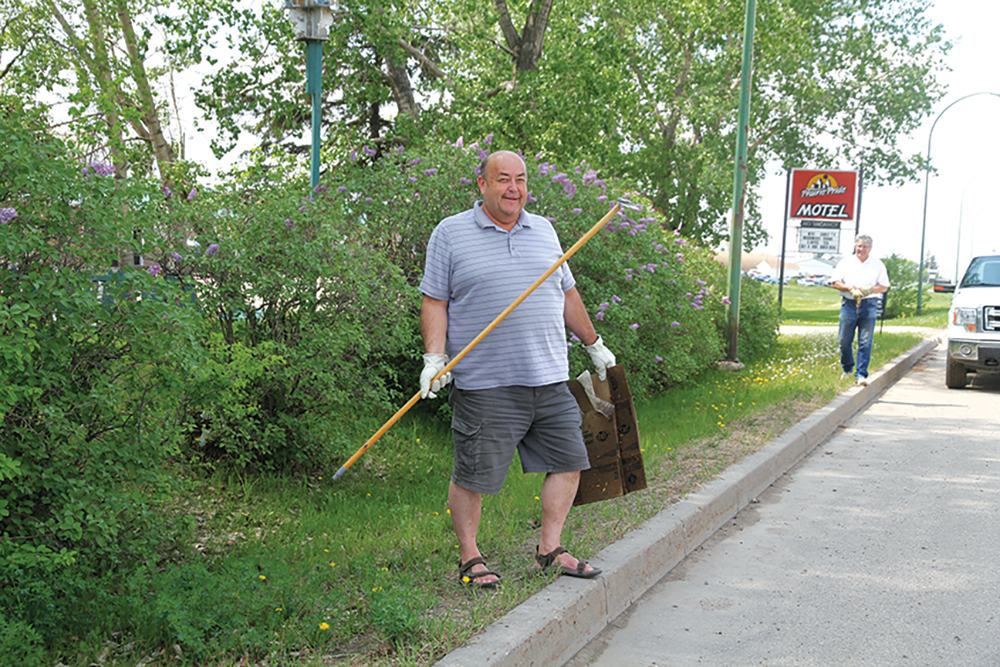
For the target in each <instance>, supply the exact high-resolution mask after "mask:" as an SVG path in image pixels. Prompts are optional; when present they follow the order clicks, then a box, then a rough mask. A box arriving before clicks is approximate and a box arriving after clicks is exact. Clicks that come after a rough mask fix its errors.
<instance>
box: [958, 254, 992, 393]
mask: <svg viewBox="0 0 1000 667" xmlns="http://www.w3.org/2000/svg"><path fill="white" fill-rule="evenodd" d="M970 372H971V373H1000V255H983V256H980V257H976V258H974V259H973V260H972V262H971V263H970V264H969V268H968V270H967V271H966V272H965V276H963V277H962V282H961V283H959V285H958V287H956V288H955V296H954V297H952V300H951V310H950V311H949V312H948V363H947V368H946V369H945V384H946V385H948V388H949V389H962V388H963V387H965V385H966V382H967V380H968V375H967V374H968V373H970Z"/></svg>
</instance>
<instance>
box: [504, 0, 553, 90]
mask: <svg viewBox="0 0 1000 667" xmlns="http://www.w3.org/2000/svg"><path fill="white" fill-rule="evenodd" d="M496 1H497V2H502V1H503V0H496ZM551 12H552V0H539V1H537V2H535V3H533V4H532V7H531V12H530V13H529V14H528V18H527V19H525V21H524V30H523V31H522V32H521V44H520V47H519V49H518V54H517V69H518V70H519V71H521V72H526V71H528V70H533V69H538V61H539V60H540V59H541V57H542V46H543V44H544V42H545V29H546V28H547V27H548V25H549V14H550V13H551Z"/></svg>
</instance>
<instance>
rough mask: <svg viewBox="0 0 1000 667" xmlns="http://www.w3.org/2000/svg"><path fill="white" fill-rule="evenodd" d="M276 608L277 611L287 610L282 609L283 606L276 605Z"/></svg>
mask: <svg viewBox="0 0 1000 667" xmlns="http://www.w3.org/2000/svg"><path fill="white" fill-rule="evenodd" d="M274 610H275V611H285V610H284V609H282V608H281V607H275V608H274Z"/></svg>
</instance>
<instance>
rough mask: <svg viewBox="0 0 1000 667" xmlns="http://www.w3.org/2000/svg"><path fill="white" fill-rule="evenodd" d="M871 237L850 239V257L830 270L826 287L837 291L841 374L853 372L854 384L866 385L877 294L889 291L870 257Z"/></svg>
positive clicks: (878, 264) (886, 278)
mask: <svg viewBox="0 0 1000 667" xmlns="http://www.w3.org/2000/svg"><path fill="white" fill-rule="evenodd" d="M871 251H872V237H870V236H865V235H863V234H862V235H859V236H858V237H857V238H856V239H854V254H853V255H851V256H850V257H845V258H844V259H842V260H840V262H839V263H838V264H837V268H835V269H834V270H833V282H831V283H830V287H833V288H835V289H838V290H840V296H841V300H840V365H841V367H842V368H843V369H844V375H845V376H847V375H850V373H851V371H854V378H855V382H856V384H859V385H861V386H865V385H867V384H868V364H869V362H871V358H872V343H873V338H874V335H875V320H876V317H877V313H878V300H879V299H880V298H881V297H880V296H879V295H880V294H883V293H885V292H888V291H889V287H890V284H889V272H888V271H886V268H885V264H883V263H882V260H880V259H876V258H874V257H872V256H871ZM855 330H857V332H858V359H857V361H858V363H857V368H856V369H855V366H854V353H853V352H854V350H853V347H854V332H855Z"/></svg>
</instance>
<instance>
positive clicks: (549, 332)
mask: <svg viewBox="0 0 1000 667" xmlns="http://www.w3.org/2000/svg"><path fill="white" fill-rule="evenodd" d="M479 189H480V191H481V192H482V197H483V198H482V201H479V202H476V204H475V206H474V207H473V208H472V209H470V210H468V211H464V212H462V213H459V214H458V215H454V216H451V217H449V218H445V219H444V220H443V221H441V223H440V224H439V225H438V226H437V227H436V228H435V229H434V232H433V233H432V234H431V238H430V241H429V242H428V245H427V263H426V268H425V271H424V277H423V280H422V281H421V283H420V291H421V292H422V293H423V302H422V306H421V314H420V330H421V333H422V335H423V339H424V349H425V351H426V354H424V370H423V372H422V373H421V376H420V387H421V396H423V397H424V398H428V397H429V398H434V397H435V394H434V392H436V391H438V390H439V389H440V387H441V386H443V385H445V384H447V383H448V381H449V379H450V378H449V377H448V376H445V377H443V378H441V380H439V381H438V382H433V384H432V379H433V378H434V376H435V375H437V373H439V372H440V371H441V370H442V369H443V368H444V367H445V366H446V365H447V363H448V359H449V355H454V354H457V353H458V352H459V351H461V350H462V349H464V348H465V346H466V345H467V344H468V343H469V342H470V341H471V340H472V339H473V338H475V337H476V336H477V335H478V334H479V333H480V332H481V331H482V330H483V329H485V328H486V326H487V325H489V323H490V322H492V320H493V318H494V317H496V316H497V315H498V314H499V313H500V312H501V311H502V310H503V309H504V308H506V307H507V306H508V305H510V304H511V303H512V302H513V301H514V300H515V299H516V298H517V297H518V296H520V294H521V293H522V292H523V291H524V290H525V289H527V287H528V286H529V285H530V284H531V283H532V282H534V280H535V279H536V278H537V277H538V276H540V275H542V274H543V273H545V271H546V270H547V269H548V268H549V267H550V266H552V265H553V264H555V263H556V261H557V260H558V259H559V258H560V257H561V256H562V248H561V246H560V244H559V239H558V237H557V236H556V232H555V229H553V227H552V225H551V224H550V223H549V221H548V220H546V219H545V218H543V217H541V216H537V215H532V214H529V213H527V212H526V211H524V210H523V209H524V205H525V202H526V201H527V193H528V190H527V167H526V166H525V163H524V160H522V159H521V157H520V156H519V155H517V154H516V153H512V152H509V151H500V152H497V153H493V154H492V155H490V156H489V157H488V158H487V159H486V160H485V161H484V163H483V168H482V170H481V175H480V176H479ZM575 284H576V281H575V279H574V278H573V274H572V272H571V271H570V269H569V266H568V265H567V264H563V265H562V266H560V267H559V269H557V270H556V272H555V273H553V274H552V275H551V276H550V277H549V278H548V279H547V280H546V281H545V282H543V283H542V284H541V285H540V286H539V287H538V288H537V289H536V290H535V291H534V292H533V293H532V294H531V296H529V297H528V298H527V299H526V300H525V301H524V302H523V303H522V304H521V305H520V306H519V307H518V308H516V309H515V310H513V311H512V312H511V314H510V315H509V316H508V317H507V318H506V319H505V320H504V321H503V322H501V323H500V324H499V325H498V326H497V327H496V329H494V330H493V331H492V332H491V333H490V334H489V335H488V336H486V337H485V338H484V339H483V340H482V342H481V343H479V345H477V346H476V347H475V348H473V349H472V351H471V352H469V353H468V354H467V355H466V356H465V357H464V358H463V359H462V361H461V362H460V363H459V364H457V365H456V366H455V368H454V369H453V370H452V372H451V373H450V374H449V375H453V376H454V381H455V385H454V387H453V388H452V391H451V394H450V398H449V400H450V402H451V405H452V408H453V416H452V438H453V440H454V444H455V460H454V469H453V471H452V477H451V484H450V486H449V490H448V506H449V508H450V510H451V519H452V524H453V526H454V528H455V533H456V535H457V537H458V543H459V552H460V560H459V580H460V581H462V582H463V583H466V584H470V585H474V586H480V587H484V588H487V587H493V586H496V585H497V584H498V583H499V581H500V577H499V575H498V574H497V573H495V572H493V571H491V570H489V569H488V567H487V566H486V562H485V558H484V557H483V554H482V553H481V552H480V551H479V546H478V544H477V542H476V534H477V531H478V528H479V520H480V515H481V512H482V495H483V494H484V493H487V494H495V493H498V492H499V491H500V488H501V486H502V485H503V482H504V479H505V478H506V475H507V470H508V468H509V467H510V464H511V461H512V460H513V458H514V453H515V451H517V452H519V453H520V455H521V467H522V469H523V470H524V472H541V473H545V475H546V476H545V481H544V482H543V484H542V490H541V494H540V498H541V502H542V531H541V538H540V540H539V544H538V547H537V550H536V554H535V560H536V565H535V567H538V568H541V569H543V570H547V569H549V568H550V567H555V568H557V569H558V570H559V572H560V573H561V574H567V575H570V576H575V577H582V578H591V577H595V576H597V575H598V574H600V570H599V569H596V568H593V567H590V566H589V565H588V564H587V563H586V562H585V561H581V560H578V559H576V558H575V557H573V556H572V555H571V554H569V553H568V552H567V551H566V549H564V548H563V547H562V546H561V544H560V536H561V534H562V528H563V524H564V523H565V521H566V517H567V516H568V515H569V511H570V508H571V507H572V505H573V499H574V497H575V496H576V490H577V485H578V484H579V480H580V471H581V470H586V469H588V468H589V467H590V463H589V460H588V458H587V449H586V447H585V445H584V443H583V434H582V432H581V428H580V424H581V420H582V415H581V413H580V408H579V406H578V404H577V402H576V399H575V398H573V395H572V394H571V393H570V391H569V388H568V387H567V386H566V381H567V380H568V379H569V359H568V351H567V341H566V328H567V327H569V329H570V330H571V331H572V332H573V333H575V334H576V335H577V337H578V338H579V339H580V340H581V341H583V342H584V343H585V349H586V350H587V351H588V352H589V353H590V356H591V359H592V360H593V362H594V365H595V366H596V368H597V371H598V373H599V374H600V375H601V377H602V378H603V376H604V375H605V374H606V371H607V369H608V368H610V367H611V366H614V365H615V357H614V355H613V354H611V352H610V351H609V350H608V349H607V348H606V347H605V346H604V343H603V342H602V341H601V337H600V336H598V335H597V333H596V331H595V330H594V326H593V324H592V323H591V320H590V316H589V315H588V314H587V310H586V308H585V307H584V305H583V301H582V299H581V298H580V294H579V293H578V292H577V290H576V287H575Z"/></svg>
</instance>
